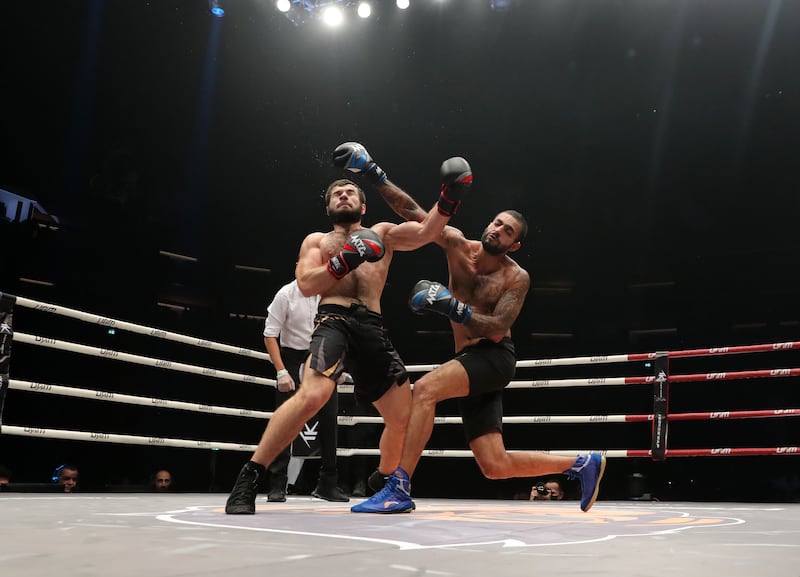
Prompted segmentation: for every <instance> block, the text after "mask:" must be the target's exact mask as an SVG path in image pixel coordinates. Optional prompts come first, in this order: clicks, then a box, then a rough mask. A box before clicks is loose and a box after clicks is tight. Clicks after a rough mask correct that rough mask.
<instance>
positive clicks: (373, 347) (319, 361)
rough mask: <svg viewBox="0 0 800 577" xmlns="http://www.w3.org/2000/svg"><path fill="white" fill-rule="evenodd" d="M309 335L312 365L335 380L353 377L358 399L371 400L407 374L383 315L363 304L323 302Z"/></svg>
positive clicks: (379, 396)
mask: <svg viewBox="0 0 800 577" xmlns="http://www.w3.org/2000/svg"><path fill="white" fill-rule="evenodd" d="M315 325H316V326H315V328H314V334H313V335H312V336H311V346H310V351H311V368H312V369H314V370H315V371H317V372H319V373H322V374H323V375H325V376H326V377H329V378H331V379H333V380H334V381H335V380H337V379H338V378H339V376H340V375H341V374H342V373H343V372H345V371H346V372H348V373H350V375H351V376H352V377H353V382H354V385H355V393H356V396H357V397H358V399H359V401H362V402H365V403H372V402H375V401H377V400H378V399H380V398H381V397H382V396H383V395H384V393H386V391H388V390H389V389H390V388H391V387H392V385H401V384H403V383H404V382H405V381H406V379H407V378H408V373H407V372H406V368H405V366H404V365H403V361H402V360H401V359H400V355H398V354H397V351H396V350H395V349H394V346H393V345H392V343H391V341H390V340H389V337H388V335H387V334H386V331H385V330H384V328H383V317H381V315H379V314H378V313H375V312H372V311H370V310H367V308H366V307H365V306H363V305H351V306H349V307H343V306H341V305H332V304H324V305H320V306H319V308H318V309H317V318H316V321H315Z"/></svg>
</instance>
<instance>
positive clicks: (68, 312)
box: [16, 296, 269, 360]
mask: <svg viewBox="0 0 800 577" xmlns="http://www.w3.org/2000/svg"><path fill="white" fill-rule="evenodd" d="M16 299H17V300H16V304H18V305H20V306H23V307H28V308H31V309H34V310H37V311H42V312H46V313H52V314H56V315H61V316H65V317H70V318H73V319H78V320H81V321H84V322H87V323H94V324H98V325H102V326H106V327H113V328H117V329H122V330H125V331H130V332H132V333H138V334H141V335H147V336H150V337H158V338H160V339H167V340H170V341H176V342H179V343H184V344H187V345H194V346H196V347H205V348H207V349H214V350H215V351H222V352H226V353H233V354H235V355H243V356H246V357H254V358H257V359H265V360H269V355H268V354H267V353H264V352H261V351H254V350H250V349H245V348H241V347H234V346H232V345H226V344H224V343H215V342H213V341H208V340H206V339H198V338H196V337H190V336H187V335H181V334H178V333H171V332H169V331H165V330H162V329H156V328H153V327H147V326H144V325H136V324H133V323H129V322H126V321H120V320H117V319H112V318H109V317H103V316H100V315H95V314H92V313H87V312H83V311H79V310H76V309H70V308H67V307H62V306H59V305H54V304H49V303H42V302H39V301H35V300H32V299H28V298H25V297H19V296H18V297H16Z"/></svg>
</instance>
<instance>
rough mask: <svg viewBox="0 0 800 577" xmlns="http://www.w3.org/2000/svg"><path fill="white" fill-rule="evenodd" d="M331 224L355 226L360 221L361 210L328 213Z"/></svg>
mask: <svg viewBox="0 0 800 577" xmlns="http://www.w3.org/2000/svg"><path fill="white" fill-rule="evenodd" d="M330 217H331V221H333V224H355V223H357V222H359V221H360V220H361V208H354V209H352V210H346V209H345V210H337V211H336V212H331V213H330Z"/></svg>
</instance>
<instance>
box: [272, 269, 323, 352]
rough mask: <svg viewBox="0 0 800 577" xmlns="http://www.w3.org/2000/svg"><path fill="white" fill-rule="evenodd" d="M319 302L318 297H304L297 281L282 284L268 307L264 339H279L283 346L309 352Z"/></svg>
mask: <svg viewBox="0 0 800 577" xmlns="http://www.w3.org/2000/svg"><path fill="white" fill-rule="evenodd" d="M319 299H320V296H319V295H314V296H311V297H306V296H303V293H301V292H300V288H299V287H298V286H297V281H296V280H293V281H292V282H290V283H289V284H286V285H283V286H282V287H281V288H280V290H279V291H278V292H277V293H276V294H275V298H273V299H272V302H271V303H270V304H269V306H268V307H267V321H266V323H265V324H264V336H265V337H280V345H281V346H282V347H287V348H290V349H296V350H298V351H305V350H307V349H308V346H309V344H310V343H311V333H312V332H314V317H315V316H316V315H317V305H319Z"/></svg>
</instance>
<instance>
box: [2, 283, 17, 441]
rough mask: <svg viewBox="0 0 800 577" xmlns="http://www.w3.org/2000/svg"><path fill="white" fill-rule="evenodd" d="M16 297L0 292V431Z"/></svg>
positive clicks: (9, 362)
mask: <svg viewBox="0 0 800 577" xmlns="http://www.w3.org/2000/svg"><path fill="white" fill-rule="evenodd" d="M16 301H17V297H15V296H14V295H10V294H6V293H2V292H0V433H2V430H3V404H4V403H5V400H6V391H7V390H8V383H9V377H8V375H9V370H10V367H11V342H12V341H13V340H14V323H13V318H14V303H15V302H16Z"/></svg>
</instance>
